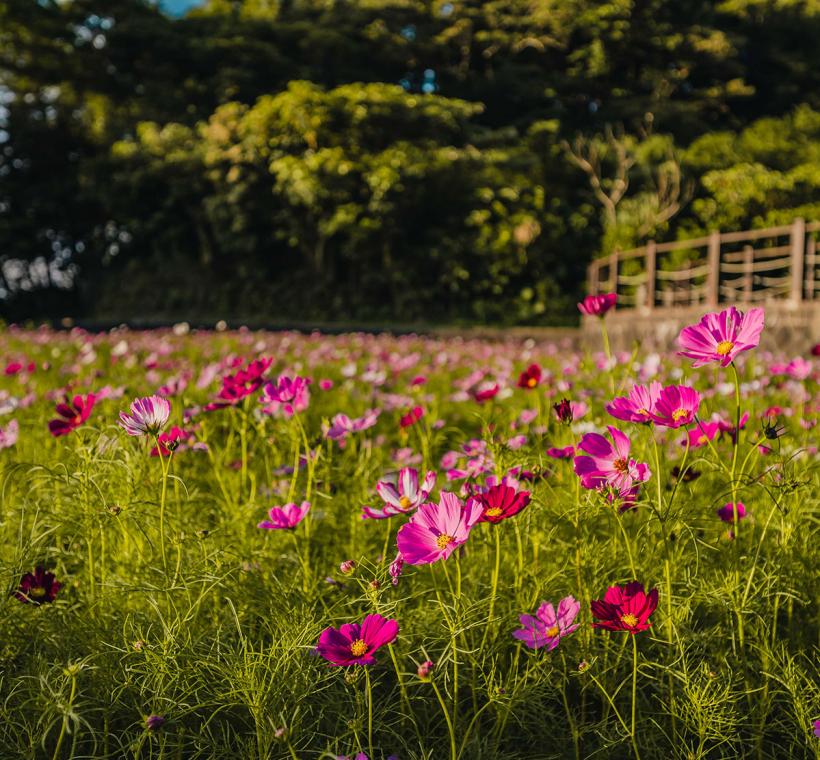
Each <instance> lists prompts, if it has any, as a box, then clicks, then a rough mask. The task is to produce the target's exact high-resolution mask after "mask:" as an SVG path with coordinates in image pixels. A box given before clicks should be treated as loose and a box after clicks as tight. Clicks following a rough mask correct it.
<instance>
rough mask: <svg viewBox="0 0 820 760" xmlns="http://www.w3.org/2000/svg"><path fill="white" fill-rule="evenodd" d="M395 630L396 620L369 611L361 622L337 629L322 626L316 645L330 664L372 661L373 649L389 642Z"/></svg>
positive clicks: (396, 634)
mask: <svg viewBox="0 0 820 760" xmlns="http://www.w3.org/2000/svg"><path fill="white" fill-rule="evenodd" d="M398 634H399V624H398V622H397V621H396V620H388V619H387V618H383V617H382V616H381V615H368V616H367V617H366V618H365V619H364V620H363V621H362V623H361V625H359V623H345V624H344V625H343V626H342V627H341V628H338V629H336V628H325V630H324V631H322V633H321V635H320V636H319V643H318V645H317V647H316V648H317V650H318V651H319V654H320V655H321V656H322V657H324V658H325V659H326V660H327V661H328V662H329V663H330V664H331V665H336V666H345V665H374V664H375V662H376V659H375V657H374V656H373V655H374V654H375V652H376V650H377V649H379V647H383V646H385V645H386V644H389V643H390V642H392V641H393V640H394V639H395V638H396V636H398Z"/></svg>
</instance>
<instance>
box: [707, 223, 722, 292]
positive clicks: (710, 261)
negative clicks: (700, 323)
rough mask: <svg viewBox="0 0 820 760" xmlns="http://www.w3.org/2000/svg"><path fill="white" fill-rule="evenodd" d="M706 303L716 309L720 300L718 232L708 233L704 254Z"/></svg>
mask: <svg viewBox="0 0 820 760" xmlns="http://www.w3.org/2000/svg"><path fill="white" fill-rule="evenodd" d="M706 264H707V266H708V268H709V269H708V271H707V273H706V303H707V305H708V306H712V307H716V306H717V305H718V301H719V300H720V230H713V231H712V232H710V233H709V247H708V249H707V254H706Z"/></svg>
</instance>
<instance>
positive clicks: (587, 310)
mask: <svg viewBox="0 0 820 760" xmlns="http://www.w3.org/2000/svg"><path fill="white" fill-rule="evenodd" d="M617 300H618V296H617V294H615V293H602V294H601V295H599V296H587V297H586V298H585V299H584V300H583V301H581V303H579V304H578V310H579V311H580V312H581V314H586V315H587V316H589V317H603V316H604V314H606V313H607V312H608V311H609V310H610V309H611V308H612V307H613V306H615V303H616V301H617Z"/></svg>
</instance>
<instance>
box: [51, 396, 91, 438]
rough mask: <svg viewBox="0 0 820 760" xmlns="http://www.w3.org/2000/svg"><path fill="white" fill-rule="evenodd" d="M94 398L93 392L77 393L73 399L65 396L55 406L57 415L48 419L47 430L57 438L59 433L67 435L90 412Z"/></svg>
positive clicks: (80, 423) (83, 420)
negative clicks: (86, 393) (84, 394)
mask: <svg viewBox="0 0 820 760" xmlns="http://www.w3.org/2000/svg"><path fill="white" fill-rule="evenodd" d="M96 399H97V397H96V396H95V395H94V394H93V393H89V394H88V395H87V396H85V397H83V396H80V395H77V396H74V398H73V399H69V397H68V396H66V397H65V399H64V400H63V401H62V402H61V403H59V404H57V406H56V408H55V411H56V413H57V417H56V418H55V419H53V420H50V421H49V423H48V430H49V432H50V433H51V434H52V435H53V436H54V437H55V438H58V437H59V436H61V435H68V434H69V433H70V432H71V431H72V430H75V429H76V428H78V427H80V425H82V424H83V423H84V422H85V421H86V420H87V419H88V417H89V415H90V414H91V410H92V409H93V408H94V401H96Z"/></svg>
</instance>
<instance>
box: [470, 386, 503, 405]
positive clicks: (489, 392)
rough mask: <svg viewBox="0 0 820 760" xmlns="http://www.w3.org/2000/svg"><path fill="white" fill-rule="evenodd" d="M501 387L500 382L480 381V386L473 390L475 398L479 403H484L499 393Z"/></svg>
mask: <svg viewBox="0 0 820 760" xmlns="http://www.w3.org/2000/svg"><path fill="white" fill-rule="evenodd" d="M499 390H500V387H499V385H498V383H491V382H489V381H488V382H484V383H479V385H478V387H477V388H476V389H475V390H474V391H473V398H474V399H475V400H476V401H477V402H478V403H479V404H483V403H484V402H485V401H490V400H491V399H494V398H495V397H496V396H497V395H498V391H499Z"/></svg>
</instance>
